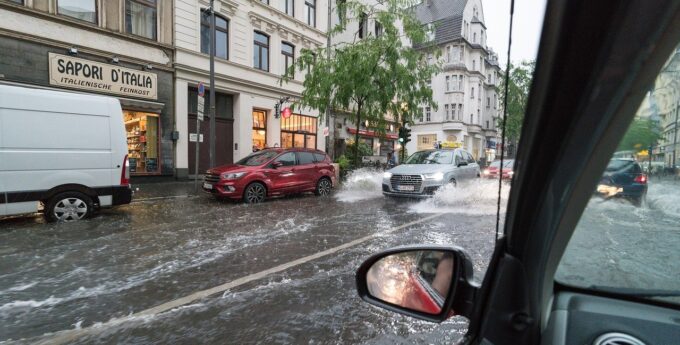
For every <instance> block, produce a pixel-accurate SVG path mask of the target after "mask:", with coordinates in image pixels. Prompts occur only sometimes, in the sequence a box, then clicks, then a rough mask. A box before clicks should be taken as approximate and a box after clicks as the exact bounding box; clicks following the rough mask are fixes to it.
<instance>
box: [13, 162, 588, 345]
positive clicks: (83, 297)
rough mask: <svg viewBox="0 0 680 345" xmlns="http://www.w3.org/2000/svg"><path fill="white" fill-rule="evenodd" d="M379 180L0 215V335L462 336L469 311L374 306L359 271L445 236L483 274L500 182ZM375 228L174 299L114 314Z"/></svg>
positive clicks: (137, 340)
mask: <svg viewBox="0 0 680 345" xmlns="http://www.w3.org/2000/svg"><path fill="white" fill-rule="evenodd" d="M379 181H380V175H379V174H377V173H370V172H367V173H365V174H363V175H357V176H354V177H353V178H350V180H348V181H347V183H346V184H345V186H343V187H342V188H340V189H338V190H336V191H335V192H334V194H333V195H332V196H331V197H316V196H313V195H299V196H292V197H286V198H281V199H276V200H270V201H267V202H265V203H263V204H259V205H244V204H241V203H237V202H220V201H217V200H214V199H213V198H211V197H210V196H209V195H205V194H202V193H194V191H193V184H192V183H186V182H177V183H165V184H158V185H141V186H139V190H138V191H137V192H136V194H135V202H133V204H130V205H126V206H122V207H117V208H112V209H106V210H102V211H101V212H99V213H98V214H97V215H96V216H95V217H94V218H92V219H89V220H86V221H81V222H76V223H61V224H46V223H45V222H44V221H43V220H42V218H40V217H39V216H32V217H18V218H11V219H5V220H0V325H1V326H0V343H3V342H7V343H13V342H19V343H32V342H35V341H38V340H45V341H49V340H50V339H51V338H50V337H52V336H53V334H54V333H55V332H59V331H63V330H73V329H88V330H93V329H95V330H96V331H94V332H87V333H83V334H82V336H78V337H77V338H76V339H75V340H74V342H75V343H82V344H91V343H96V344H115V343H126V344H167V343H177V344H196V343H216V344H257V343H260V344H412V343H422V344H452V343H455V341H456V340H458V339H460V338H461V337H462V336H463V334H464V333H465V331H466V328H467V321H466V320H465V319H463V318H460V317H454V318H452V319H450V320H447V321H446V322H444V323H442V324H432V323H427V322H422V321H418V320H414V319H411V318H408V317H404V316H400V315H397V314H394V313H391V312H388V311H385V310H382V309H378V308H375V307H372V306H370V305H368V304H366V303H364V302H362V301H361V300H360V299H359V298H358V297H357V294H356V290H355V276H354V274H355V271H356V269H357V268H358V266H359V265H360V264H361V262H362V261H363V260H364V259H365V258H367V257H368V256H370V255H371V254H374V253H376V252H379V251H380V250H382V249H386V248H390V247H394V246H399V245H408V244H443V245H456V246H459V247H462V248H463V249H464V250H466V251H467V253H468V254H469V256H470V257H471V258H472V260H473V262H474V269H475V279H476V280H481V279H482V277H483V274H484V272H485V270H486V266H487V264H488V261H489V259H490V256H491V253H492V251H493V243H494V238H495V219H496V218H495V216H496V214H495V202H496V197H497V189H496V188H497V185H496V184H494V183H478V184H475V185H472V186H469V187H465V186H463V188H459V190H458V191H457V192H456V195H450V196H445V197H442V198H437V199H436V200H425V201H418V200H399V199H396V200H395V199H387V198H384V197H383V196H382V195H381V193H380V189H379V188H380V187H379ZM505 195H507V193H504V196H505ZM432 215H439V216H438V217H436V218H432V219H429V220H426V221H423V222H420V223H417V224H414V225H411V226H407V227H404V228H401V229H399V230H396V231H394V228H396V227H399V226H401V225H403V224H407V223H409V222H414V221H418V220H420V219H423V218H425V217H429V216H432ZM369 235H374V236H375V237H374V238H372V239H370V240H368V241H366V242H363V243H361V244H359V245H356V246H353V247H350V248H346V249H343V250H340V251H338V252H336V253H333V254H331V255H327V256H324V257H320V258H317V259H314V260H311V261H309V262H306V263H302V264H299V265H296V266H293V267H290V268H288V269H285V270H283V271H280V272H276V273H272V274H269V275H266V276H264V277H262V278H261V279H257V280H254V281H251V282H248V283H245V284H243V285H238V286H236V287H234V288H233V289H229V290H227V291H223V292H220V293H218V294H215V295H211V296H208V297H205V298H201V299H199V300H196V301H193V302H191V303H190V304H187V305H184V306H182V307H179V308H175V309H172V310H169V311H166V312H163V313H160V314H155V315H152V316H148V317H144V318H138V319H134V320H131V321H129V322H125V323H122V324H111V323H110V322H107V321H109V320H112V319H115V318H120V317H125V316H126V315H131V314H134V313H137V312H140V311H142V310H145V309H148V308H152V307H154V306H158V305H160V304H162V303H165V302H168V301H172V300H175V299H178V298H181V297H184V296H187V295H190V294H192V293H194V292H196V291H200V290H205V289H209V288H212V287H215V286H218V285H221V284H224V283H228V282H232V281H235V280H237V279H239V278H242V277H245V276H248V275H250V274H253V273H257V272H261V271H264V270H267V269H270V268H272V267H275V266H279V265H282V264H285V263H288V262H291V261H294V260H297V259H299V258H303V257H306V256H308V255H312V254H316V253H319V252H321V251H324V250H327V249H330V248H334V247H336V246H339V245H342V244H345V243H348V242H350V241H353V240H356V239H358V238H362V237H365V236H369ZM586 240H588V241H592V239H586ZM577 247H579V246H577ZM576 250H577V252H576V253H578V249H576ZM576 256H577V257H578V255H576ZM567 274H568V273H567Z"/></svg>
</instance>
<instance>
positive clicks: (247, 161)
mask: <svg viewBox="0 0 680 345" xmlns="http://www.w3.org/2000/svg"><path fill="white" fill-rule="evenodd" d="M277 154H279V153H278V152H276V151H273V150H268V151H259V152H256V153H253V154H251V155H250V156H248V157H246V158H243V159H241V160H240V161H238V162H236V164H237V165H245V166H258V165H262V164H264V163H267V162H269V161H270V160H271V159H272V158H274V157H276V155H277Z"/></svg>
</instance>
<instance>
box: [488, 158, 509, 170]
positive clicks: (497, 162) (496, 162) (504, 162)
mask: <svg viewBox="0 0 680 345" xmlns="http://www.w3.org/2000/svg"><path fill="white" fill-rule="evenodd" d="M514 163H515V161H514V160H512V159H509V160H504V161H503V168H512V165H513V164H514ZM489 166H490V167H494V168H498V167H500V166H501V161H494V162H493V163H491V165H489Z"/></svg>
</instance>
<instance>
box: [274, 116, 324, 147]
mask: <svg viewBox="0 0 680 345" xmlns="http://www.w3.org/2000/svg"><path fill="white" fill-rule="evenodd" d="M317 127H318V126H317V118H316V117H312V116H304V115H291V117H289V118H287V119H284V118H281V146H282V147H285V148H288V147H306V148H310V149H315V148H316V130H317Z"/></svg>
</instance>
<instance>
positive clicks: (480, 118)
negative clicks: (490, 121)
mask: <svg viewBox="0 0 680 345" xmlns="http://www.w3.org/2000/svg"><path fill="white" fill-rule="evenodd" d="M481 121H482V117H481V116H479V109H477V122H476V123H479V124H481Z"/></svg>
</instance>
